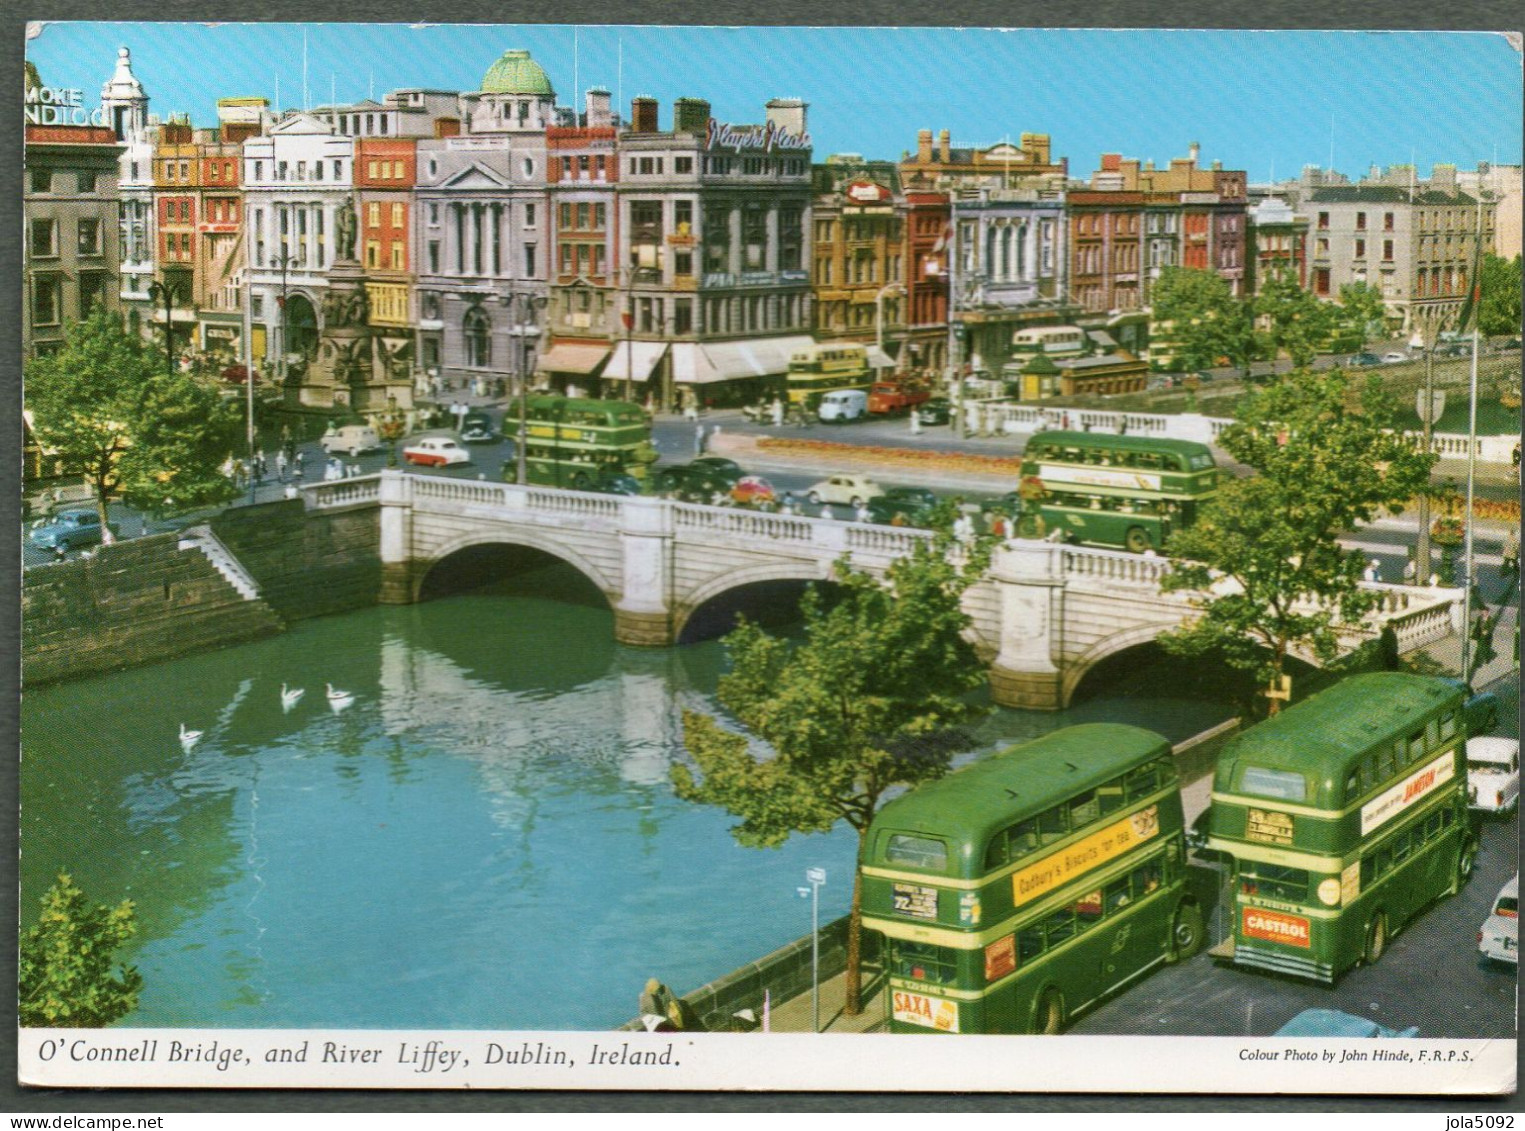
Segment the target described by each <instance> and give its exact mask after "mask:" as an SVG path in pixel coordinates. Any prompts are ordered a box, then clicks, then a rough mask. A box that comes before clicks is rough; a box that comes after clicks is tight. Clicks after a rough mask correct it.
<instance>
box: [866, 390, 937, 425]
mask: <svg viewBox="0 0 1525 1131" xmlns="http://www.w3.org/2000/svg"><path fill="white" fill-rule="evenodd" d="M931 399H932V390H931V389H929V388H927V387H926V386H925V385H921V384H916V383H914V382H911V381H875V382H874V384H873V386H872V387H871V388H870V389H869V391H868V411H869V415H871V416H892V415H899V414H900V413H905V412H910V411H911V409H913V408H915V407H916V406H917V405H919V404H922V403H923V402H925V401H929V400H931Z"/></svg>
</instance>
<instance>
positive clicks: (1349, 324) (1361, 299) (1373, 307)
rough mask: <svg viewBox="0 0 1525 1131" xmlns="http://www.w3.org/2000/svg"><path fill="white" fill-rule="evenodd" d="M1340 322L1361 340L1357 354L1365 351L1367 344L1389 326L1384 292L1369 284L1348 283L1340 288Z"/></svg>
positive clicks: (1357, 346) (1357, 345) (1358, 343)
mask: <svg viewBox="0 0 1525 1131" xmlns="http://www.w3.org/2000/svg"><path fill="white" fill-rule="evenodd" d="M1340 321H1341V322H1342V323H1343V325H1344V327H1345V329H1346V330H1347V331H1348V332H1349V333H1351V334H1353V335H1355V336H1356V337H1357V338H1359V339H1360V341H1358V342H1357V343H1356V350H1357V352H1359V351H1360V350H1364V349H1365V348H1366V343H1367V342H1368V341H1369V340H1370V339H1371V338H1372V337H1373V336H1374V335H1377V334H1380V333H1382V331H1383V328H1384V327H1386V325H1387V303H1385V302H1383V301H1382V292H1381V291H1379V290H1377V288H1376V287H1373V286H1371V285H1370V284H1369V283H1346V284H1345V285H1344V286H1342V287H1341V288H1340Z"/></svg>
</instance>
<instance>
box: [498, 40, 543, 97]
mask: <svg viewBox="0 0 1525 1131" xmlns="http://www.w3.org/2000/svg"><path fill="white" fill-rule="evenodd" d="M482 93H483V94H540V95H544V96H546V97H547V98H549V97H552V96H553V95H554V94H555V91H553V90H552V89H551V80H550V79H548V78H546V77H545V71H543V70H542V69H541V67H540V64H539V63H537V62H535V60H533V59H531V58H530V53H529V52H528V51H505V52H503V58H501V59H499V60H498V61H497V62H496V63H494V64H493V65H492V66H490V67H488V68H487V74H485V75H484V76H482Z"/></svg>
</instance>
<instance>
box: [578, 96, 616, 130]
mask: <svg viewBox="0 0 1525 1131" xmlns="http://www.w3.org/2000/svg"><path fill="white" fill-rule="evenodd" d="M584 105H585V106H586V107H587V121H586V124H587V126H588V127H589V128H590V129H598V128H602V127H605V126H612V125H614V115H613V114H612V113H611V112H610V102H609V92H608V91H607V90H605V89H604V88H603V87H601V86H595V87H593V88H592V89H591V90H589V91H588V93H587V95H586V102H585V103H584Z"/></svg>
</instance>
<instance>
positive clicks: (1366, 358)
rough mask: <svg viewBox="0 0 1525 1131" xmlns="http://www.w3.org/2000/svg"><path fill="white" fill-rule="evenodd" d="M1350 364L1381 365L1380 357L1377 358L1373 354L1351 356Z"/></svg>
mask: <svg viewBox="0 0 1525 1131" xmlns="http://www.w3.org/2000/svg"><path fill="white" fill-rule="evenodd" d="M1350 364H1351V365H1381V364H1382V359H1381V358H1380V357H1378V356H1377V355H1376V354H1374V353H1357V354H1352V355H1351V358H1350Z"/></svg>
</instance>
